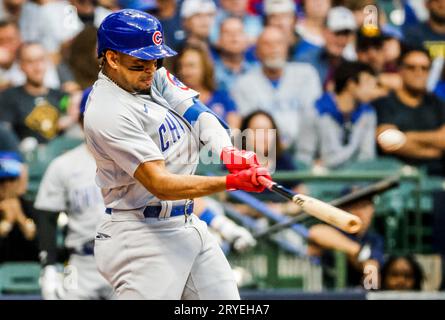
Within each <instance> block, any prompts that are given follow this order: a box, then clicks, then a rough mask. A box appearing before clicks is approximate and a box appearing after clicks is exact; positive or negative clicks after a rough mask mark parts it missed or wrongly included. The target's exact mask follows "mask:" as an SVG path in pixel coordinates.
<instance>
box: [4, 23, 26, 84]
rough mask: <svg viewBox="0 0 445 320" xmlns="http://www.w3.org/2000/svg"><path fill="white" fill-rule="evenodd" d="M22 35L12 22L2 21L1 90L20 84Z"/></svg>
mask: <svg viewBox="0 0 445 320" xmlns="http://www.w3.org/2000/svg"><path fill="white" fill-rule="evenodd" d="M20 42H21V40H20V33H19V29H18V27H17V25H16V24H15V23H14V22H12V21H7V20H0V90H3V89H5V88H7V87H9V86H11V85H12V84H14V83H17V82H19V78H20V76H21V73H20V68H19V66H18V64H17V63H16V56H17V51H18V49H19V47H20Z"/></svg>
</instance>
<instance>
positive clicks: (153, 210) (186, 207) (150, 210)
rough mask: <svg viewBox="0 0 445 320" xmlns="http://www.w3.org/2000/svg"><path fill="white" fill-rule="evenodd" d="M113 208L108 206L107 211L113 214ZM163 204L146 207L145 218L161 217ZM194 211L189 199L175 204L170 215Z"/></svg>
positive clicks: (188, 213)
mask: <svg viewBox="0 0 445 320" xmlns="http://www.w3.org/2000/svg"><path fill="white" fill-rule="evenodd" d="M112 211H113V209H112V208H106V209H105V213H108V214H111V213H112ZM161 211H162V206H148V207H145V209H144V217H145V218H159V215H160V214H161ZM192 213H193V201H188V203H186V204H183V205H178V206H173V208H172V209H171V211H170V217H176V216H182V215H184V214H186V215H190V214H192Z"/></svg>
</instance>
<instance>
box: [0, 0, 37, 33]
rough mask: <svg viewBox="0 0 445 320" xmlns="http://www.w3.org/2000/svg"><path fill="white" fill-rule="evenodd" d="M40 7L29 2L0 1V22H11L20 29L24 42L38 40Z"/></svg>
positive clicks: (23, 0) (25, 0) (18, 0)
mask: <svg viewBox="0 0 445 320" xmlns="http://www.w3.org/2000/svg"><path fill="white" fill-rule="evenodd" d="M40 19H41V18H40V6H39V5H38V4H37V3H35V2H33V1H30V0H0V20H11V21H14V22H15V23H17V24H18V25H19V27H20V33H21V36H22V39H23V40H24V41H37V40H39V37H40V34H39V28H38V23H39V21H40Z"/></svg>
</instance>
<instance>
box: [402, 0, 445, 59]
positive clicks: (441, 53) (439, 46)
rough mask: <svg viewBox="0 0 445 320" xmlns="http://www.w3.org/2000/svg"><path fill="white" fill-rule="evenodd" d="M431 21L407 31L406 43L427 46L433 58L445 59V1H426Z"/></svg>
mask: <svg viewBox="0 0 445 320" xmlns="http://www.w3.org/2000/svg"><path fill="white" fill-rule="evenodd" d="M425 4H426V7H427V9H428V12H429V19H428V21H426V22H422V23H420V24H418V25H413V26H411V27H408V28H406V30H405V41H406V42H407V43H408V44H411V45H415V46H421V45H423V46H425V48H427V49H428V51H429V54H430V56H431V58H433V59H434V58H437V57H442V58H445V0H425Z"/></svg>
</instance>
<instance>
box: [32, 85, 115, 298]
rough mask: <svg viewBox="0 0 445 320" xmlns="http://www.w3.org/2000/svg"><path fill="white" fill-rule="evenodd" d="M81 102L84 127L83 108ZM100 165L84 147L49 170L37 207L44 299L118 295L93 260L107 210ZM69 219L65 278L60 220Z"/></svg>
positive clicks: (43, 182)
mask: <svg viewBox="0 0 445 320" xmlns="http://www.w3.org/2000/svg"><path fill="white" fill-rule="evenodd" d="M88 93H89V92H85V93H84V98H83V99H82V103H81V108H80V109H81V116H80V124H81V126H82V122H83V116H82V114H83V112H82V109H84V105H85V102H86V97H87V95H88ZM95 175H96V163H95V161H94V158H93V156H92V155H91V153H90V152H89V151H88V148H87V146H86V144H85V143H83V144H81V145H79V146H78V147H76V148H74V149H73V150H70V151H68V152H66V153H65V154H63V155H61V156H59V157H57V158H55V159H54V160H53V161H52V162H51V163H50V165H49V167H48V169H47V170H46V172H45V174H44V176H43V179H42V181H41V184H40V187H39V191H38V193H37V197H36V201H35V203H34V207H35V208H36V209H38V210H40V214H41V217H40V221H41V223H40V224H39V227H40V229H41V231H42V232H40V237H41V239H40V249H41V252H40V257H41V260H42V263H43V265H44V268H43V271H42V276H41V278H40V285H41V288H42V296H43V298H44V299H47V300H49V299H51V300H52V299H69V300H78V299H79V300H84V299H89V300H90V299H108V298H111V297H112V294H113V290H112V287H111V286H110V284H109V283H108V282H107V281H106V280H105V279H104V278H103V277H102V276H101V275H100V274H99V272H98V271H97V268H96V262H95V260H94V256H93V249H94V235H95V232H96V228H97V225H98V224H99V222H100V220H101V217H102V215H103V212H104V210H105V206H104V201H103V199H102V195H101V193H100V189H99V187H98V186H97V185H96V184H95V182H94V177H95ZM60 212H66V213H67V215H68V231H67V236H66V239H65V246H66V247H67V248H68V251H69V252H70V257H69V261H68V267H67V268H65V270H67V272H66V277H65V278H64V279H63V278H61V275H60V274H59V272H58V271H57V268H56V266H55V264H56V261H57V256H56V255H57V254H56V228H57V225H56V223H57V217H58V215H59V213H60Z"/></svg>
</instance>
